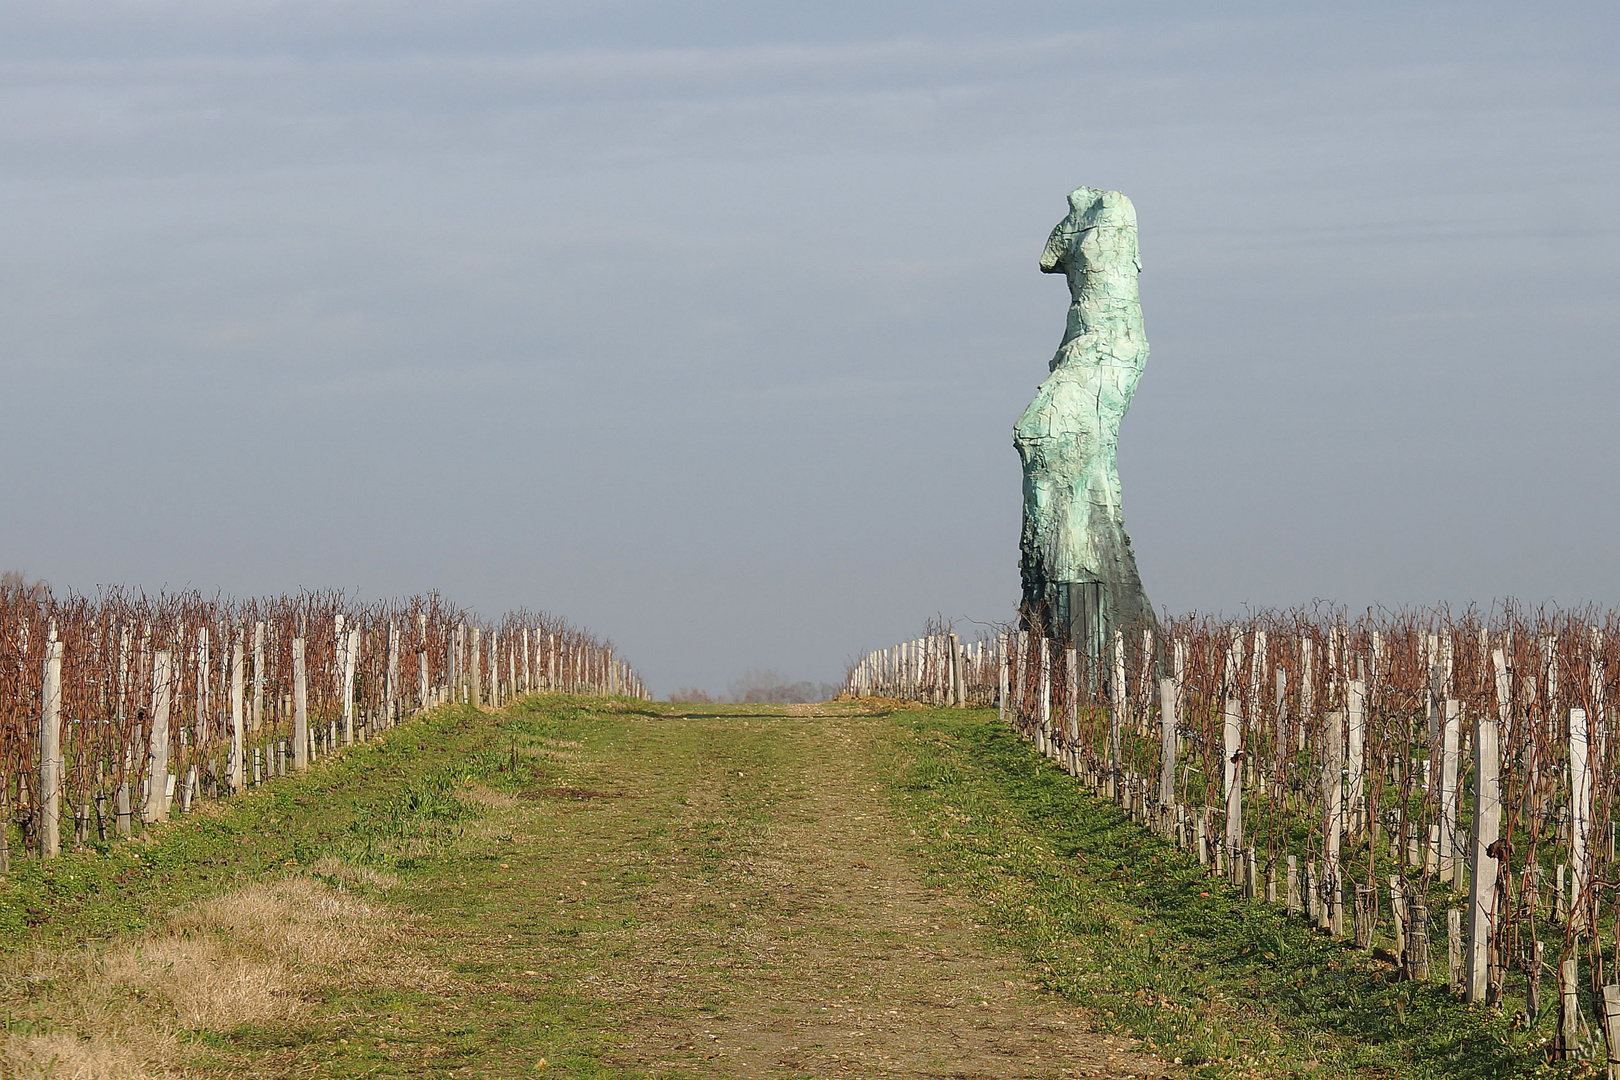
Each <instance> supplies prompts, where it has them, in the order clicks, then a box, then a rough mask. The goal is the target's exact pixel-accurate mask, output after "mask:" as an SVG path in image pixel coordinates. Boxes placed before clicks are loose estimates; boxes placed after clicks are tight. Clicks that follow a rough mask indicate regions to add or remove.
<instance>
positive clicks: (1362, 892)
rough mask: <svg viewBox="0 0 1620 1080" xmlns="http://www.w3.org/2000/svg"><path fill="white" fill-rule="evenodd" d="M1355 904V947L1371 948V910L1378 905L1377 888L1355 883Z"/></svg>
mask: <svg viewBox="0 0 1620 1080" xmlns="http://www.w3.org/2000/svg"><path fill="white" fill-rule="evenodd" d="M1355 905H1356V948H1358V949H1370V948H1372V932H1373V912H1374V911H1375V910H1377V907H1378V890H1377V889H1376V888H1375V887H1374V886H1372V885H1357V886H1356V893H1355Z"/></svg>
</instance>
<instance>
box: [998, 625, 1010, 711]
mask: <svg viewBox="0 0 1620 1080" xmlns="http://www.w3.org/2000/svg"><path fill="white" fill-rule="evenodd" d="M1011 637H1012V635H1011V634H1002V635H1001V636H1000V637H999V638H998V639H997V642H996V644H997V652H998V653H999V654H1000V661H1001V664H1000V666H1001V671H1000V674H999V675H998V676H997V683H996V716H997V718H998V719H999V720H1000V721H1001V722H1002V723H1003V724H1005V723H1006V722H1007V689H1008V687H1007V682H1008V671H1007V642H1008V640H1009V639H1010V638H1011Z"/></svg>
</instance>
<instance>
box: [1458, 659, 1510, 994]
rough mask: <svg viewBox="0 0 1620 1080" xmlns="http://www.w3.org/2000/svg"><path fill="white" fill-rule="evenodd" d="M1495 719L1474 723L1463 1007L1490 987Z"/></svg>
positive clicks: (1498, 795) (1497, 816) (1498, 819)
mask: <svg viewBox="0 0 1620 1080" xmlns="http://www.w3.org/2000/svg"><path fill="white" fill-rule="evenodd" d="M1495 660H1496V665H1497V681H1498V684H1500V683H1502V682H1505V681H1506V679H1507V671H1506V661H1505V659H1504V658H1503V655H1502V650H1501V649H1497V650H1496V653H1495ZM1497 736H1498V730H1497V722H1496V717H1494V716H1492V715H1490V713H1489V712H1487V711H1485V710H1483V709H1482V710H1480V712H1479V714H1478V715H1477V716H1475V717H1474V823H1473V828H1472V829H1471V830H1470V836H1469V839H1470V840H1471V842H1472V843H1471V847H1472V849H1473V850H1472V852H1471V860H1470V861H1471V864H1472V868H1473V871H1474V873H1473V880H1472V883H1471V885H1470V887H1469V897H1468V985H1467V988H1466V992H1465V994H1464V999H1465V1000H1467V1001H1484V1000H1485V996H1486V994H1487V992H1488V990H1489V985H1490V950H1491V931H1492V929H1493V928H1494V927H1495V924H1496V876H1497V865H1496V858H1495V857H1494V856H1492V855H1491V854H1490V853H1489V851H1487V850H1486V849H1487V848H1489V847H1490V845H1492V844H1494V843H1495V842H1496V834H1497V832H1498V831H1499V830H1500V829H1501V825H1502V790H1501V787H1500V786H1499V785H1498V783H1497V764H1498V762H1497Z"/></svg>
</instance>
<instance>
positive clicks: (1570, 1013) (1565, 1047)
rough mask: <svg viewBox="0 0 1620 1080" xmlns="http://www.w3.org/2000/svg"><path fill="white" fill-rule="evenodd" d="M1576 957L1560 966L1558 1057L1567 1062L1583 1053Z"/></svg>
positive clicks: (1564, 961) (1571, 957)
mask: <svg viewBox="0 0 1620 1080" xmlns="http://www.w3.org/2000/svg"><path fill="white" fill-rule="evenodd" d="M1575 965H1576V956H1575V954H1574V953H1570V954H1569V955H1568V956H1566V957H1564V959H1563V960H1561V961H1560V962H1559V964H1558V1056H1559V1057H1560V1058H1562V1059H1564V1060H1565V1061H1568V1060H1569V1059H1571V1058H1573V1057H1576V1056H1577V1055H1579V1054H1580V1051H1581V1002H1580V998H1579V997H1577V996H1576V995H1577V989H1576V983H1575Z"/></svg>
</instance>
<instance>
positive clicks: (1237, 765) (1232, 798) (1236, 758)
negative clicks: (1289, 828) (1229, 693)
mask: <svg viewBox="0 0 1620 1080" xmlns="http://www.w3.org/2000/svg"><path fill="white" fill-rule="evenodd" d="M1223 720H1224V723H1223V724H1222V736H1223V744H1224V746H1225V754H1224V756H1223V760H1224V765H1223V766H1222V770H1223V771H1222V776H1223V777H1224V779H1225V781H1226V787H1225V794H1226V850H1227V854H1228V856H1229V857H1230V858H1231V859H1232V860H1233V862H1234V864H1236V863H1238V862H1240V861H1241V860H1240V853H1241V852H1242V850H1243V772H1242V770H1243V706H1242V704H1241V703H1240V702H1239V701H1238V699H1237V698H1236V697H1228V698H1227V699H1226V713H1225V716H1224V718H1223ZM1234 877H1236V875H1235V874H1234Z"/></svg>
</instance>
